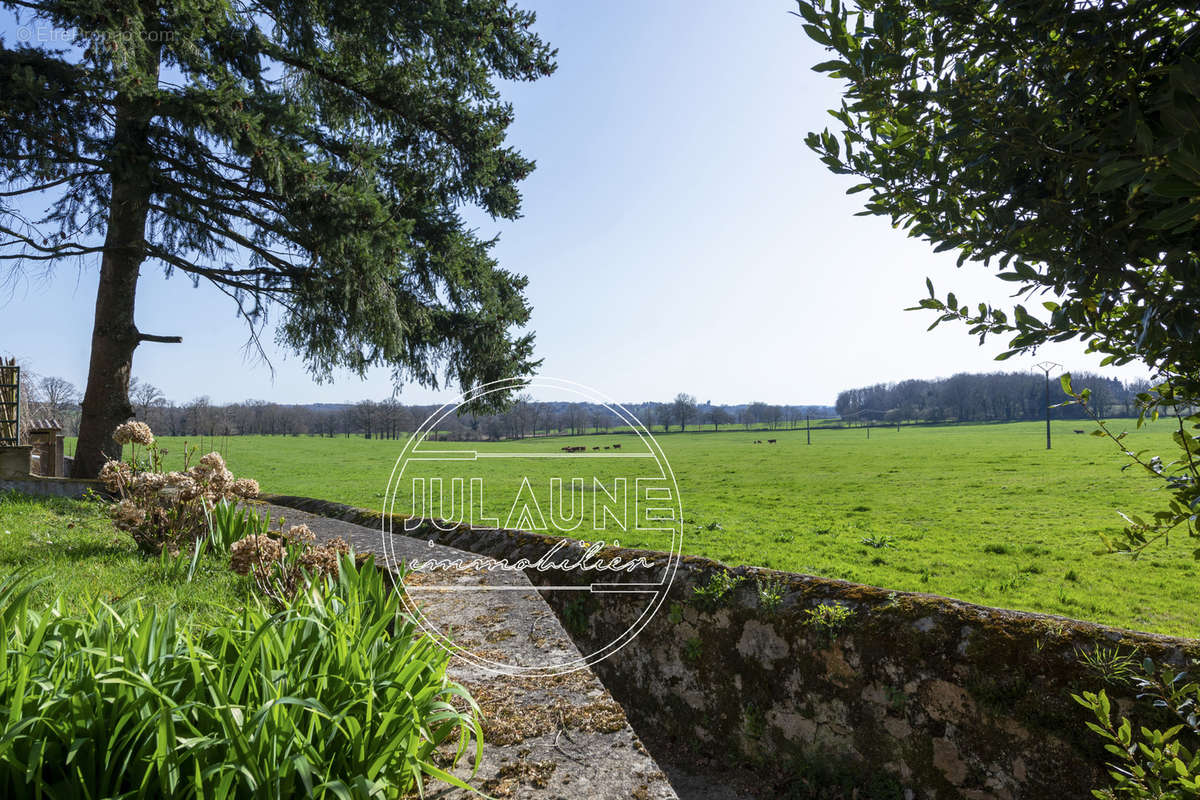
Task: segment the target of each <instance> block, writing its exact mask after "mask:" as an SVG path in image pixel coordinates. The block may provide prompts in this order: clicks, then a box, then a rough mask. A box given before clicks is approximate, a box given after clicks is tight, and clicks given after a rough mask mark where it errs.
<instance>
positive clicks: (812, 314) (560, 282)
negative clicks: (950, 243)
mask: <svg viewBox="0 0 1200 800" xmlns="http://www.w3.org/2000/svg"><path fill="white" fill-rule="evenodd" d="M520 4H521V5H523V6H525V7H530V8H533V9H535V10H536V11H537V12H538V24H537V29H538V30H539V32H540V33H541V34H542V35H543V37H544V38H546V39H547V40H549V41H550V42H551V43H552V44H553V45H555V46H556V47H558V49H559V56H558V62H559V68H558V71H557V72H556V73H555V74H554V75H553V76H552V77H550V78H548V79H545V80H543V81H539V82H537V83H533V84H522V85H518V86H510V87H506V93H507V94H508V96H509V97H510V98H511V99H512V101H513V102H514V104H515V106H516V114H517V121H516V123H515V124H514V126H513V128H512V130H511V137H510V139H511V142H512V143H513V144H514V145H515V146H516V147H518V148H519V149H520V150H522V151H523V152H524V153H525V154H526V155H527V156H529V157H532V158H534V159H536V161H537V164H538V168H537V170H536V172H534V174H533V176H532V177H531V178H530V179H529V180H527V181H526V182H525V183H524V184H523V185H522V191H523V194H524V204H523V212H524V216H523V218H522V219H520V220H517V221H516V222H511V223H508V222H506V223H503V224H498V223H495V222H493V221H492V220H490V219H488V218H487V217H486V216H479V217H477V218H473V219H475V223H476V224H477V225H478V227H479V228H480V230H481V232H482V233H484V234H489V235H490V234H491V233H499V234H500V235H501V239H500V244H499V245H498V247H497V250H496V254H497V256H498V257H499V259H500V260H501V262H502V263H503V264H504V265H505V266H506V267H508V268H510V269H513V270H516V271H519V272H522V273H524V274H526V275H528V276H529V279H530V282H529V297H530V300H531V301H532V304H533V309H534V310H533V319H532V323H531V327H532V329H533V330H534V331H536V333H537V352H538V354H539V355H540V356H541V357H544V358H545V363H544V365H543V368H542V374H544V375H547V376H551V377H555V378H564V379H569V380H573V381H578V382H581V383H584V384H587V385H589V386H593V387H595V388H597V389H599V390H601V391H602V392H604V393H606V394H608V395H610V396H613V397H615V398H617V399H619V400H622V401H630V402H633V401H643V400H666V399H669V398H670V397H673V396H674V395H675V394H676V393H677V392H680V391H686V392H689V393H691V394H694V395H696V396H697V397H698V398H699V399H700V400H701V401H706V400H711V401H713V402H716V403H737V402H746V401H750V400H765V401H767V402H772V403H795V404H817V403H832V402H833V400H834V398H835V396H836V394H837V392H838V391H839V390H841V389H844V388H849V387H852V386H859V385H863V384H867V383H874V382H878V381H892V380H901V379H904V378H910V377H936V376H944V375H950V374H952V373H955V372H962V371H990V370H994V369H1028V368H1029V367H1030V366H1031V363H1032V361H1034V359H1024V360H1019V359H1014V360H1011V361H1008V362H1004V363H998V362H995V361H992V357H993V356H994V355H995V354H996V353H997V352H999V351H1001V350H1002V349H1003V347H1002V342H1000V341H995V342H989V344H988V345H987V346H985V347H982V348H981V347H978V346H977V345H976V341H975V339H973V338H972V337H970V336H968V335H966V333H965V331H964V330H962V329H961V328H954V327H949V328H939V329H937V330H935V331H933V332H931V333H926V332H925V328H926V327H927V325H928V324H929V323H930V322H931V321H932V320H931V318H930V317H929V316H928V315H925V314H922V313H918V312H905V311H904V310H903V309H904V308H905V307H907V306H910V305H913V301H914V300H916V299H917V298H919V297H920V296H922V295H923V294H924V292H925V289H924V279H925V277H926V276H930V277H932V278H933V280H934V283H935V285H937V286H938V287H939V288H941V289H943V290H944V289H953V290H954V291H956V292H957V293H958V295H959V297H960V298H965V299H966V300H969V301H975V302H978V301H980V300H983V299H990V300H994V301H998V300H1001V299H1002V298H1003V297H1004V296H1005V294H1006V292H1007V291H1009V289H1010V288H1011V285H1010V284H1004V283H1002V282H1001V281H999V280H997V279H995V278H994V277H992V275H991V274H990V273H989V272H987V271H986V270H984V269H983V268H982V267H978V266H971V265H968V266H966V267H964V268H963V269H961V270H959V269H955V267H954V258H953V257H952V256H946V255H934V254H933V253H932V252H931V250H930V248H929V247H928V245H925V244H923V243H921V242H918V241H914V240H910V239H908V238H906V236H905V235H904V234H903V233H902V232H899V231H895V230H893V229H892V228H891V226H890V225H889V224H888V223H887V221H886V220H882V219H877V218H867V217H855V216H853V215H854V213H855V212H856V211H858V210H860V206H859V202H858V199H859V198H861V195H858V196H850V197H848V196H846V195H845V194H844V191H845V189H846V188H847V187H848V186H849V185H850V184H852V183H853V182H854V181H852V180H849V179H845V178H840V177H838V176H834V175H831V174H830V173H828V172H827V171H826V169H825V167H824V166H823V165H821V164H820V163H819V162H818V161H817V159H816V156H815V155H814V154H813V153H812V152H811V151H809V150H808V148H807V147H806V146H805V145H804V141H803V140H804V137H805V135H806V133H807V132H808V131H811V130H814V129H820V128H824V127H825V126H826V124H827V121H828V122H830V123H833V120H832V119H831V118H829V117H828V115H827V114H826V112H825V110H826V109H827V108H831V107H833V106H835V105H837V102H838V97H839V95H838V84H837V83H836V82H835V81H832V80H830V79H829V78H827V77H824V76H821V75H818V74H817V73H814V72H812V71H811V69H810V67H811V65H812V64H814V63H816V62H818V61H822V60H825V57H824V54H823V52H822V51H821V49H820V48H819V47H817V46H816V45H814V44H812V43H811V42H810V41H809V40H808V39H807V37H806V36H805V35H804V32H803V31H802V30H801V26H800V22H799V20H798V19H797V18H796V17H794V16H792V15H790V14H789V13H788V12H789V11H790V10H791V9H792V8H793V7H794V6H793V5H792V4H791V3H789V2H786V1H785V0H753V2H736V3H735V2H725V3H716V2H707V3H684V2H679V1H678V0H669V1H668V0H660V1H659V2H653V3H646V2H640V1H639V2H632V1H630V2H608V3H592V4H587V5H584V4H580V3H561V2H560V3H552V2H532V3H531V2H524V3H520ZM14 30H15V23H13V22H12V20H11V19H8V20H4V21H3V23H2V24H0V32H2V33H3V34H4V36H5V39H6V40H7V41H9V42H15V39H16V37H15V36H14ZM97 264H98V259H97V260H96V261H93V262H88V263H87V264H86V265H85V266H84V268H82V269H79V268H77V267H74V266H70V267H60V268H58V269H57V270H56V271H55V272H53V273H52V274H49V275H42V274H38V273H33V274H27V275H26V276H24V277H22V278H19V279H17V280H16V281H14V282H11V283H10V284H8V285H7V286H6V287H5V288H4V290H3V291H2V292H0V353H4V354H15V355H17V356H18V357H20V358H22V359H25V360H27V362H28V363H29V364H30V366H32V367H33V368H34V369H36V370H37V371H38V372H41V373H44V374H53V375H60V376H62V377H64V378H67V379H68V380H71V381H73V382H75V383H76V384H77V385H78V386H79V387H80V388H82V386H83V383H84V380H85V378H86V374H87V356H88V346H89V338H90V334H91V326H92V311H93V303H94V296H95V295H94V293H95V288H96V281H97ZM138 291H139V297H138V314H137V324H138V327H139V328H140V329H142V330H143V331H146V332H151V333H157V334H178V335H182V336H183V339H184V343H183V344H182V345H156V344H144V345H142V346H141V347H139V348H138V351H137V353H136V355H135V357H134V374H135V375H136V376H138V377H140V378H142V379H144V380H148V381H150V382H151V383H153V384H155V385H157V386H159V387H161V388H162V389H163V390H164V391H165V392H166V394H167V396H168V397H169V398H171V399H172V400H176V401H179V402H184V401H187V400H189V399H190V398H192V397H194V396H197V395H201V394H206V395H209V396H210V397H211V398H212V399H213V400H214V401H216V402H226V401H235V400H242V399H246V398H252V397H253V398H262V399H270V400H276V401H279V402H340V401H348V400H358V399H361V398H364V397H372V398H376V399H379V398H382V397H384V396H386V395H388V394H390V393H391V383H390V381H389V378H388V376H387V374H386V373H384V372H382V371H381V372H380V373H379V374H377V375H373V376H372V377H371V378H370V379H369V380H367V381H365V382H363V381H359V380H358V379H357V378H354V377H350V376H345V375H342V376H339V377H338V378H337V379H335V381H334V382H333V383H332V384H328V383H327V384H324V385H318V384H315V383H314V382H313V381H312V380H311V379H310V377H309V376H308V374H307V372H306V371H305V370H304V368H303V365H302V363H301V362H300V361H299V360H298V359H297V358H296V357H294V356H292V355H291V354H289V353H287V352H285V351H281V350H278V349H272V350H271V352H270V355H271V359H272V361H273V363H274V365H275V368H276V373H275V376H274V380H272V377H271V373H270V371H269V370H268V369H267V367H265V366H263V365H261V364H255V363H253V362H248V361H246V360H245V358H244V352H243V350H242V346H243V344H244V342H245V339H246V336H245V331H244V327H243V325H242V323H240V322H239V321H238V320H236V319H235V318H234V314H233V308H232V307H231V306H230V304H229V303H228V301H226V300H225V298H224V297H223V296H221V295H219V294H218V293H217V292H216V291H215V290H212V289H209V288H207V287H204V286H201V287H200V288H199V289H193V288H191V285H190V283H188V282H187V281H186V280H185V279H183V278H180V277H175V278H172V279H171V280H165V279H164V278H163V277H162V274H161V272H159V271H158V270H157V269H155V268H153V267H146V268H144V270H143V274H142V278H141V281H140V283H139V289H138ZM1039 358H1051V359H1053V360H1055V361H1059V362H1062V363H1064V364H1066V365H1067V368H1068V369H1075V370H1081V369H1095V368H1096V365H1097V359H1095V358H1091V357H1085V356H1084V355H1083V348H1082V346H1081V345H1076V344H1065V345H1059V346H1057V347H1056V348H1051V349H1047V350H1045V351H1044V352H1043V353H1041V354H1040V355H1039ZM1106 372H1108V373H1109V374H1113V375H1115V376H1118V377H1126V378H1129V377H1141V376H1143V375H1144V371H1142V370H1140V369H1136V368H1132V367H1127V368H1125V369H1124V370H1117V371H1114V370H1106ZM452 395H453V392H440V393H433V392H429V391H426V390H423V389H421V388H419V387H415V386H409V387H405V389H404V390H403V391H402V393H401V395H400V397H401V400H402V401H404V402H431V401H432V400H435V399H448V398H449V397H450V396H452Z"/></svg>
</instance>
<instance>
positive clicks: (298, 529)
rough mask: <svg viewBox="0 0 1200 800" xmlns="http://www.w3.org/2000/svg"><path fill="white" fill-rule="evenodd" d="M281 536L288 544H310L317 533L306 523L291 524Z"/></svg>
mask: <svg viewBox="0 0 1200 800" xmlns="http://www.w3.org/2000/svg"><path fill="white" fill-rule="evenodd" d="M283 538H284V540H285V541H286V542H287V543H288V544H311V543H312V542H313V541H315V540H316V538H317V535H316V534H315V533H313V532H312V530H310V529H309V527H308V526H307V525H293V526H292V527H290V528H288V529H287V532H286V533H284V534H283Z"/></svg>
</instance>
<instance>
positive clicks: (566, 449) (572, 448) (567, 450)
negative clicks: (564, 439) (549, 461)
mask: <svg viewBox="0 0 1200 800" xmlns="http://www.w3.org/2000/svg"><path fill="white" fill-rule="evenodd" d="M574 449H575V448H574V447H564V448H563V449H562V451H563V452H564V453H569V452H571V451H572V450H574Z"/></svg>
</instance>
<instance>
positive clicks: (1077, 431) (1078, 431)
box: [1075, 430, 1083, 433]
mask: <svg viewBox="0 0 1200 800" xmlns="http://www.w3.org/2000/svg"><path fill="white" fill-rule="evenodd" d="M1075 432H1076V433H1083V431H1081V430H1076V431H1075Z"/></svg>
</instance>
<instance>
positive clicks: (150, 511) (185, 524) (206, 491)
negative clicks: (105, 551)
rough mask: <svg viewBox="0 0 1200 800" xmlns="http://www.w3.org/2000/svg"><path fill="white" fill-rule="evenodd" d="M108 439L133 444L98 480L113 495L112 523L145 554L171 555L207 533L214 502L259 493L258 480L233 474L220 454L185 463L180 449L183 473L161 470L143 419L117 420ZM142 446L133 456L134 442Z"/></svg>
mask: <svg viewBox="0 0 1200 800" xmlns="http://www.w3.org/2000/svg"><path fill="white" fill-rule="evenodd" d="M113 438H114V439H115V440H116V441H117V442H118V443H119V444H121V445H126V444H129V445H132V446H133V447H132V454H131V455H130V458H129V461H122V460H120V459H113V460H110V461H108V462H106V463H105V464H104V466H103V468H101V470H100V476H99V477H100V480H101V481H102V482H103V484H104V486H105V487H106V488H107V489H108V490H109V491H110V492H112V493H113V494H115V495H116V496H117V498H118V499H117V502H116V503H114V504H113V506H112V508H111V509H110V512H109V513H110V515H111V516H112V520H113V524H114V525H115V526H116V527H117V529H118V530H122V531H125V532H126V533H128V534H129V535H130V536H131V537H133V540H134V542H136V543H137V546H138V548H139V549H140V550H141V551H142V552H144V553H147V554H149V555H159V554H160V553H162V552H163V551H164V550H166V551H167V552H169V553H171V554H172V555H176V554H178V553H179V552H180V551H181V550H184V549H191V545H192V544H193V543H194V542H195V541H196V540H197V539H200V538H202V537H204V536H205V535H207V533H208V528H209V518H210V515H211V512H212V510H213V508H214V506H215V505H216V504H217V503H219V502H221V501H223V500H224V501H227V502H238V501H239V500H247V499H251V498H254V497H257V496H258V482H257V481H254V480H251V479H249V478H241V479H237V480H235V479H234V476H233V473H232V472H230V471H229V469H228V468H227V467H226V466H225V459H223V458H222V457H221V454H220V453H216V452H213V453H209V454H207V455H204V456H201V457H200V459H199V461H198V463H197V464H196V465H195V466H191V467H189V466H188V462H189V461H190V458H191V452H185V454H184V469H183V471H182V472H167V471H165V470H164V469H163V463H162V456H163V453H162V452H160V451H159V448H158V445H157V443H156V442H155V440H154V434H153V433H152V432H151V430H150V427H149V426H148V425H146V424H145V423H144V422H126V423H124V424H123V425H120V426H119V427H118V428H117V430H116V432H115V433H114V434H113ZM139 446H140V447H145V448H147V453H146V456H145V457H143V458H142V459H141V460H139V458H138V447H139Z"/></svg>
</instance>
